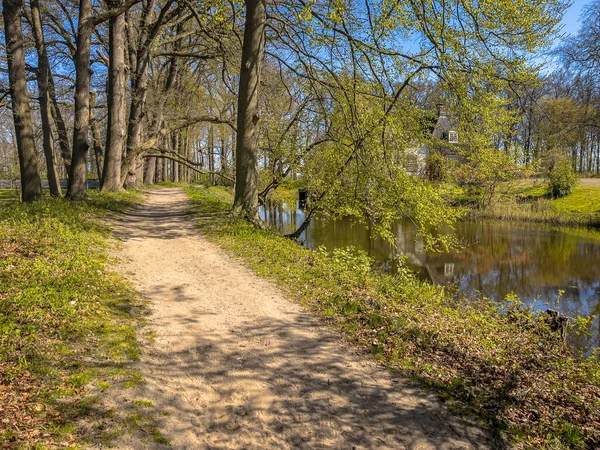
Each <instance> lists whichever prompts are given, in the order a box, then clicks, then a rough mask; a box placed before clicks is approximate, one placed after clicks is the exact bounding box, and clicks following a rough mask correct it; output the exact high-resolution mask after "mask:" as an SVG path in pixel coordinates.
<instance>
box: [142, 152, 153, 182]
mask: <svg viewBox="0 0 600 450" xmlns="http://www.w3.org/2000/svg"><path fill="white" fill-rule="evenodd" d="M155 172H156V158H155V157H151V158H148V159H147V160H146V170H145V172H144V184H146V185H151V184H154V175H155Z"/></svg>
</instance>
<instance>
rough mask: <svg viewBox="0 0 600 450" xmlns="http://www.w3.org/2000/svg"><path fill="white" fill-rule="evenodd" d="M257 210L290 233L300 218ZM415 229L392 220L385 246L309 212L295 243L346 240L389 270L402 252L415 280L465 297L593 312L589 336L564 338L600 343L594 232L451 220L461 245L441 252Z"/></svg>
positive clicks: (360, 230)
mask: <svg viewBox="0 0 600 450" xmlns="http://www.w3.org/2000/svg"><path fill="white" fill-rule="evenodd" d="M260 214H261V218H262V219H263V220H265V222H266V223H267V224H268V225H269V226H271V227H274V228H276V229H277V230H278V231H280V232H282V233H291V232H292V231H294V230H295V229H296V226H297V225H299V224H300V223H302V221H303V220H304V216H305V213H304V211H303V210H302V209H301V208H298V205H297V204H296V205H293V207H290V206H288V205H286V204H283V205H281V206H276V205H267V206H266V207H263V208H261V211H260ZM415 233H416V229H415V226H414V224H413V223H412V222H409V221H406V222H401V223H397V224H396V225H395V226H394V236H395V237H396V239H395V243H394V245H392V244H390V243H388V242H385V241H383V240H381V239H371V236H370V233H369V230H368V227H365V226H363V225H360V224H356V223H354V222H353V221H352V220H350V219H344V220H336V221H333V220H330V221H326V220H322V219H320V218H318V217H316V218H315V219H314V220H313V221H312V223H311V224H310V226H309V227H308V228H307V230H306V231H305V232H304V233H303V235H302V236H301V241H302V242H303V244H304V245H305V246H306V247H308V248H310V249H314V248H317V247H320V246H325V247H326V248H327V249H333V248H336V247H346V246H349V245H352V246H354V247H356V248H358V249H361V250H364V251H365V252H367V253H368V254H369V255H370V256H371V257H372V258H373V259H374V260H375V261H376V263H377V265H378V267H379V268H381V269H383V270H385V271H391V272H393V270H394V265H395V262H394V261H395V260H396V258H397V256H399V255H401V254H403V255H405V256H406V257H407V262H408V265H409V266H410V267H411V268H412V269H413V270H414V271H416V272H417V274H418V275H419V276H420V277H421V278H423V279H427V280H429V281H431V282H433V283H436V284H441V285H446V284H455V285H457V286H458V288H459V289H460V290H462V291H463V292H465V293H467V294H469V295H474V294H477V293H480V294H482V295H485V296H487V297H489V298H493V299H495V300H499V301H501V300H503V299H504V298H505V297H506V295H507V294H510V293H514V294H516V295H518V296H519V298H521V300H522V301H523V302H524V303H526V304H529V305H532V306H533V307H534V308H536V309H538V310H541V311H544V310H546V309H548V308H551V309H555V310H557V311H559V312H560V313H561V314H564V315H566V316H569V317H574V316H578V315H581V316H593V317H594V319H593V321H592V325H591V329H590V331H591V333H592V337H582V336H570V337H569V340H570V343H571V344H572V345H573V346H575V347H576V348H581V349H584V348H595V347H598V346H600V343H599V332H598V317H599V315H600V232H591V231H588V230H586V229H577V228H557V227H550V226H547V225H544V224H533V223H522V222H504V221H494V220H483V221H463V222H460V223H458V224H457V225H456V233H457V234H458V237H459V238H460V239H461V240H462V241H463V242H465V244H466V246H465V248H464V249H462V250H461V251H453V252H448V253H436V252H426V251H424V249H423V243H422V241H421V240H419V239H415Z"/></svg>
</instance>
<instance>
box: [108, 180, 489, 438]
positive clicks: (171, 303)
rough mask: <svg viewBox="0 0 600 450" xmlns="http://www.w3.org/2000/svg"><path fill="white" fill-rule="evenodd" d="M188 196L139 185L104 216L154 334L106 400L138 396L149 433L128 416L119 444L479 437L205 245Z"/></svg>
mask: <svg viewBox="0 0 600 450" xmlns="http://www.w3.org/2000/svg"><path fill="white" fill-rule="evenodd" d="M189 206H190V205H189V200H188V199H187V197H186V194H185V193H184V191H183V190H182V189H179V188H169V189H161V190H154V191H150V192H149V193H148V195H147V199H146V201H145V202H144V203H143V204H142V205H140V206H138V207H136V208H135V209H134V210H132V211H130V212H128V213H126V214H125V216H124V217H122V218H121V220H119V221H118V222H116V223H115V224H113V226H112V228H113V231H114V233H115V235H116V236H117V237H118V238H120V239H121V241H122V247H121V249H120V250H119V253H118V255H117V256H118V258H119V260H120V263H119V267H118V269H119V271H120V272H121V273H123V274H125V275H126V276H127V277H128V278H129V279H130V280H131V281H132V282H133V284H134V286H135V287H136V288H137V289H138V290H139V291H140V293H141V294H142V296H143V297H144V298H145V299H146V300H147V301H148V308H149V310H150V314H149V316H148V318H147V325H146V327H148V328H149V331H151V334H152V335H153V336H154V337H153V338H152V339H150V340H146V342H145V343H144V344H143V346H142V356H141V359H140V361H139V362H137V363H134V364H135V365H136V366H137V367H136V368H137V370H138V371H139V372H140V373H141V374H143V377H144V378H143V382H142V383H137V384H136V385H135V387H134V388H132V389H123V390H121V391H117V392H116V393H114V395H111V396H110V399H109V400H105V401H107V402H109V403H112V406H114V407H115V409H114V410H115V411H117V414H118V411H119V410H120V409H121V408H119V406H120V405H131V404H136V405H138V406H143V409H144V414H143V416H144V417H147V416H150V417H152V418H153V420H154V421H155V422H156V425H157V427H158V429H159V430H160V432H161V433H162V434H161V433H158V434H157V433H148V431H147V430H145V429H144V426H140V427H138V428H139V430H140V432H139V433H137V434H136V433H133V434H125V435H123V436H120V437H118V438H117V442H116V446H117V447H118V448H120V449H138V448H139V449H142V448H143V449H148V448H157V449H158V448H167V447H166V445H167V444H170V445H171V446H172V448H177V449H185V448H187V449H192V448H193V449H204V448H206V449H209V448H210V449H240V448H249V449H258V448H260V449H271V448H272V449H285V448H306V449H308V448H343V449H353V448H355V449H367V448H368V449H404V448H406V449H430V448H431V449H467V448H488V447H489V446H490V444H489V441H488V439H487V438H486V436H485V434H484V432H482V431H481V430H480V429H478V428H477V427H475V426H473V425H470V424H468V423H466V422H465V421H463V420H462V419H459V418H457V417H455V416H454V415H453V414H451V413H450V412H449V411H448V410H447V408H446V406H445V405H444V404H443V403H441V402H440V401H439V400H437V398H436V397H435V396H433V395H431V394H427V393H424V392H423V391H422V390H420V389H419V388H418V387H416V386H415V385H413V384H411V382H409V381H406V380H405V379H403V378H400V377H396V376H394V375H391V374H390V373H389V372H387V371H386V370H385V369H383V368H382V367H381V366H380V365H378V364H377V363H375V362H374V361H372V360H371V359H370V358H369V357H368V356H366V355H363V354H361V353H360V352H358V351H357V349H356V348H354V347H351V346H349V345H347V344H344V343H342V341H341V340H340V338H339V337H338V336H336V335H335V334H334V333H333V332H332V331H330V330H329V329H327V328H326V327H324V325H323V323H322V322H321V321H320V320H319V319H318V318H317V317H315V316H313V315H311V314H309V313H307V312H305V311H304V310H303V308H302V307H301V306H299V305H298V304H296V303H294V302H292V301H290V300H288V299H287V298H286V297H285V296H284V295H283V294H282V292H281V291H280V290H279V289H278V288H277V287H275V286H274V285H272V284H270V283H269V282H268V281H266V280H264V279H262V278H260V277H259V276H258V275H256V274H255V273H253V272H251V271H250V270H249V269H247V268H246V267H244V266H243V265H242V264H241V263H240V262H238V261H237V260H236V259H234V258H233V257H232V256H229V255H228V254H227V253H226V252H225V251H224V250H222V249H220V248H219V247H218V246H216V245H215V244H213V243H211V242H208V241H207V240H206V239H205V238H203V236H202V235H201V234H200V233H199V231H198V230H197V228H196V227H195V222H194V218H193V217H191V216H189V213H188V210H189ZM124 409H127V408H124ZM141 419H142V415H140V416H137V417H134V418H133V419H132V420H134V421H136V420H137V421H138V422H140V421H141ZM152 435H154V439H152ZM157 436H158V437H159V438H158V439H157V438H156V437H157Z"/></svg>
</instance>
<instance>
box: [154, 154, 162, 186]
mask: <svg viewBox="0 0 600 450" xmlns="http://www.w3.org/2000/svg"><path fill="white" fill-rule="evenodd" d="M162 164H163V159H162V158H156V164H155V165H154V182H155V183H160V182H161V181H163V180H162Z"/></svg>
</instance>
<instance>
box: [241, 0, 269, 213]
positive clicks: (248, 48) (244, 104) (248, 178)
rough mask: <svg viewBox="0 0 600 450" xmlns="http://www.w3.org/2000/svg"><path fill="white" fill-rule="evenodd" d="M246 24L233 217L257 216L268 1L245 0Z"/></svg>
mask: <svg viewBox="0 0 600 450" xmlns="http://www.w3.org/2000/svg"><path fill="white" fill-rule="evenodd" d="M245 3H246V22H245V26H244V43H243V45H242V64H241V69H240V87H239V93H238V117H237V141H236V152H235V157H236V164H235V167H236V177H235V179H236V183H235V198H234V203H233V214H234V215H237V216H245V217H246V218H247V219H249V220H250V221H252V222H254V223H260V220H259V217H258V133H259V127H258V121H259V115H258V97H259V88H260V76H261V67H262V60H263V53H264V45H265V22H266V8H265V0H246V2H245Z"/></svg>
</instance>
